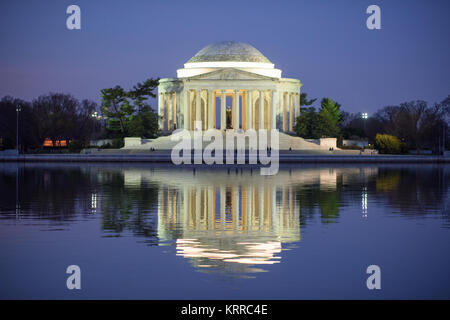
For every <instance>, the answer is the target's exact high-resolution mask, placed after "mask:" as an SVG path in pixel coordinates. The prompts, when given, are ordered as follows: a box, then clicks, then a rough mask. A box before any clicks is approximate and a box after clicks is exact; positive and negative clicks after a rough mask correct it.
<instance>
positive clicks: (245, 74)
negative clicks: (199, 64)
mask: <svg viewBox="0 0 450 320" xmlns="http://www.w3.org/2000/svg"><path fill="white" fill-rule="evenodd" d="M189 79H198V80H269V79H272V78H271V77H266V76H263V75H260V74H257V73H253V72H249V71H245V70H240V69H236V68H223V69H219V70H214V71H211V72H207V73H203V74H200V75H197V76H193V77H189Z"/></svg>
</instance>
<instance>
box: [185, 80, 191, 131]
mask: <svg viewBox="0 0 450 320" xmlns="http://www.w3.org/2000/svg"><path fill="white" fill-rule="evenodd" d="M190 100H191V99H190V97H189V89H186V88H185V89H184V116H183V117H184V118H183V125H184V129H186V130H191V119H190V115H189V114H190V112H189V109H190V108H189V103H190Z"/></svg>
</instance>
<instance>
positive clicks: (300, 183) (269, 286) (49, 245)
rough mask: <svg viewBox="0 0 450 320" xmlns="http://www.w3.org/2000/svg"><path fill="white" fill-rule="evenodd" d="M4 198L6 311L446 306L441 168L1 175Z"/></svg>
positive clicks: (447, 198) (24, 170)
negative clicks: (297, 302) (62, 302)
mask: <svg viewBox="0 0 450 320" xmlns="http://www.w3.org/2000/svg"><path fill="white" fill-rule="evenodd" d="M0 188H1V198H0V199H1V200H0V283H1V285H0V298H2V299H5V298H6V299H9V298H27V299H30V298H31V299H48V298H50V299H53V298H58V299H90V298H100V299H106V298H120V299H128V298H134V299H141V298H142V299H302V298H309V299H322V298H337V299H344V298H357V299H379V298H384V299H390V298H397V299H409V298H423V299H431V298H445V299H450V255H449V252H450V250H449V249H450V166H445V165H442V166H438V165H418V166H377V165H370V166H356V165H352V166H344V165H341V166H313V165H302V166H295V167H294V166H293V167H282V168H281V169H280V172H279V173H278V174H277V175H276V176H271V177H264V176H260V174H259V170H258V169H253V170H250V169H244V170H241V169H238V170H236V169H230V170H222V169H195V170H194V169H193V168H184V169H183V168H180V167H175V166H168V165H167V166H154V165H129V164H126V165H125V164H124V165H117V164H116V165H112V164H102V165H99V164H95V165H94V164H76V165H73V164H67V165H65V164H19V165H18V164H0ZM72 264H75V265H79V266H80V268H81V273H82V277H81V278H82V280H81V283H82V289H81V290H68V289H67V288H66V279H67V277H68V275H67V274H66V268H67V266H69V265H72ZM373 264H375V265H378V266H380V268H381V286H382V288H381V290H368V289H367V287H366V279H367V277H368V275H367V274H366V268H367V267H368V266H369V265H373Z"/></svg>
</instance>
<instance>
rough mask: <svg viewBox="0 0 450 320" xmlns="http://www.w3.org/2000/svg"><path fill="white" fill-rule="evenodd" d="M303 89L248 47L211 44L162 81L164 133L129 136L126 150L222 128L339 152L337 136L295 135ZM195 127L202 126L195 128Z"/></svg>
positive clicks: (292, 146)
mask: <svg viewBox="0 0 450 320" xmlns="http://www.w3.org/2000/svg"><path fill="white" fill-rule="evenodd" d="M301 86H302V83H301V82H300V80H297V79H289V78H282V77H281V70H280V69H276V68H275V65H274V64H273V63H272V62H271V61H270V60H269V59H267V58H266V57H265V56H264V55H263V54H262V53H261V52H259V51H258V50H257V49H255V48H254V47H252V46H251V45H249V44H246V43H242V42H233V41H225V42H217V43H213V44H210V45H208V46H206V47H204V48H203V49H201V50H200V51H199V52H197V54H196V55H194V56H193V57H192V58H191V59H190V60H189V61H187V62H186V63H185V64H184V68H182V69H178V70H177V78H163V79H160V80H159V86H158V115H159V127H160V129H161V131H162V132H163V133H164V135H163V136H160V137H158V138H155V139H143V138H140V137H127V138H125V146H124V148H123V149H132V150H134V149H139V150H152V149H154V150H171V149H172V148H173V147H174V146H175V145H176V144H177V142H174V141H172V139H171V138H172V137H173V136H172V133H173V132H174V131H175V130H176V129H186V130H189V131H205V130H219V131H221V132H223V134H224V135H225V130H227V132H230V131H233V132H234V133H235V134H239V133H241V132H242V131H241V130H244V131H246V130H248V129H254V130H259V129H266V130H268V131H269V132H270V130H271V129H277V130H278V131H279V149H280V150H329V149H330V148H334V149H336V138H321V139H303V138H301V137H297V136H295V135H294V134H293V133H294V128H295V119H296V118H297V117H298V116H299V114H300V87H301ZM196 123H197V124H199V123H201V127H200V126H199V127H197V128H195V127H194V125H195V124H196ZM268 145H270V143H269V144H268ZM204 146H205V145H204ZM204 146H203V147H204ZM224 147H225V146H224Z"/></svg>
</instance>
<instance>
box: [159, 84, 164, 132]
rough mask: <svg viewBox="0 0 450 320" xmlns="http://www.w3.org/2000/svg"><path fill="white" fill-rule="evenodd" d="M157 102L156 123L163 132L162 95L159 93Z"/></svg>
mask: <svg viewBox="0 0 450 320" xmlns="http://www.w3.org/2000/svg"><path fill="white" fill-rule="evenodd" d="M158 98H159V100H158V116H159V119H158V123H159V128H160V129H161V130H164V94H163V93H160V94H159V96H158Z"/></svg>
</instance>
